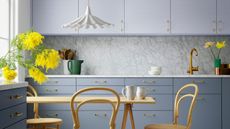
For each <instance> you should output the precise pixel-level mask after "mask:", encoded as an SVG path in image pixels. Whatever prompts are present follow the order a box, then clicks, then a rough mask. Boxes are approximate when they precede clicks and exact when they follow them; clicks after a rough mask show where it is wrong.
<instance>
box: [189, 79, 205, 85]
mask: <svg viewBox="0 0 230 129" xmlns="http://www.w3.org/2000/svg"><path fill="white" fill-rule="evenodd" d="M192 83H197V84H204V83H205V81H204V80H197V81H196V80H193V81H192Z"/></svg>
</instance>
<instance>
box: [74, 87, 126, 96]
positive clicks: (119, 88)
mask: <svg viewBox="0 0 230 129" xmlns="http://www.w3.org/2000/svg"><path fill="white" fill-rule="evenodd" d="M87 87H97V86H77V90H80V89H83V88H87ZM101 87H107V88H112V89H113V90H115V91H116V92H117V93H118V94H122V93H121V92H122V89H123V88H124V86H101ZM84 94H87V95H111V93H110V92H106V91H90V92H86V93H84Z"/></svg>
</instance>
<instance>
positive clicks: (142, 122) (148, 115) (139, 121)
mask: <svg viewBox="0 0 230 129" xmlns="http://www.w3.org/2000/svg"><path fill="white" fill-rule="evenodd" d="M133 115H134V120H135V126H136V129H144V127H145V126H146V125H148V124H163V123H172V118H173V113H172V111H134V112H133ZM127 125H128V126H127V129H131V126H130V124H127Z"/></svg>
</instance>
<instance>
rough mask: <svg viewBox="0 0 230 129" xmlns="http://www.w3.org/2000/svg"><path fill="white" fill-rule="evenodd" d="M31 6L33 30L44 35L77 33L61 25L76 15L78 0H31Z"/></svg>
mask: <svg viewBox="0 0 230 129" xmlns="http://www.w3.org/2000/svg"><path fill="white" fill-rule="evenodd" d="M32 7H33V9H32V10H33V11H32V21H33V25H32V28H33V29H34V30H35V31H38V32H40V33H42V34H46V35H59V34H76V33H78V32H75V30H74V29H67V28H63V27H62V26H63V24H65V23H68V22H70V21H72V20H74V19H75V18H77V17H78V0H68V1H66V0H33V2H32Z"/></svg>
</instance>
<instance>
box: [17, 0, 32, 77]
mask: <svg viewBox="0 0 230 129" xmlns="http://www.w3.org/2000/svg"><path fill="white" fill-rule="evenodd" d="M15 5H16V7H15V35H17V34H19V33H22V32H25V31H28V30H29V29H31V0H15ZM23 54H24V53H23ZM25 76H26V74H25V69H24V68H22V67H19V68H18V78H17V79H16V80H17V81H24V80H25Z"/></svg>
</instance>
